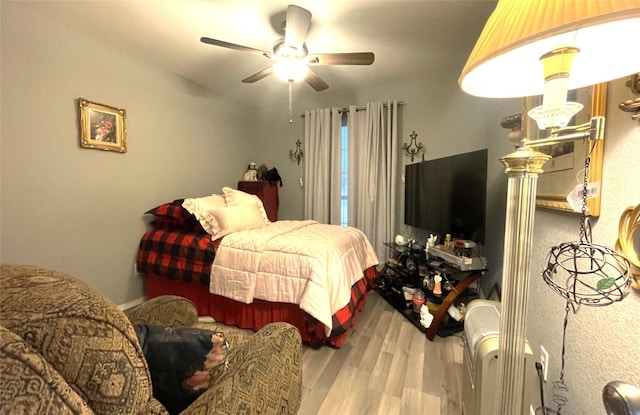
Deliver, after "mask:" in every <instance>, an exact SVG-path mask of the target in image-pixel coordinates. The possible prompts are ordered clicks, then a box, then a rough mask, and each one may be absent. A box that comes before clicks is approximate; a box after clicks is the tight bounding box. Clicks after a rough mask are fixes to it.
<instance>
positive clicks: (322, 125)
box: [304, 100, 398, 261]
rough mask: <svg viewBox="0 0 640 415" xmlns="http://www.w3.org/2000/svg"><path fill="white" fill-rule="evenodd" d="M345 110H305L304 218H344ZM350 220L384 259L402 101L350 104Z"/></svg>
mask: <svg viewBox="0 0 640 415" xmlns="http://www.w3.org/2000/svg"><path fill="white" fill-rule="evenodd" d="M341 127H342V114H340V110H339V109H337V108H325V109H320V110H310V111H306V112H305V138H304V140H305V142H304V146H305V173H304V178H305V191H304V214H305V218H307V219H313V220H317V221H319V222H322V223H333V224H339V223H340V186H341ZM347 133H348V136H347V148H348V172H349V175H348V179H347V189H348V190H347V192H348V211H349V214H348V224H349V225H350V226H353V227H356V228H358V229H360V230H361V231H362V232H364V234H365V235H366V236H367V238H368V239H369V241H370V242H371V245H372V246H373V248H374V249H375V251H376V254H377V255H378V258H379V259H380V260H381V261H384V258H386V254H387V248H386V247H385V246H384V245H383V242H387V241H393V236H394V234H395V233H394V229H393V228H394V223H395V217H396V198H397V189H396V181H397V173H398V171H397V170H398V102H397V100H394V101H387V102H383V101H376V102H369V103H367V105H366V107H365V108H364V109H362V108H357V107H356V106H350V107H349V108H348V109H347Z"/></svg>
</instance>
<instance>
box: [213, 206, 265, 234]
mask: <svg viewBox="0 0 640 415" xmlns="http://www.w3.org/2000/svg"><path fill="white" fill-rule="evenodd" d="M205 219H206V223H207V225H206V226H204V225H203V228H204V229H205V230H206V231H207V232H208V233H209V234H211V239H218V238H222V237H223V236H225V235H228V234H230V233H231V232H239V231H244V230H249V229H257V228H262V227H263V226H265V222H264V218H263V217H262V214H261V213H260V209H258V206H256V205H255V204H254V205H241V206H227V207H223V208H217V209H213V210H210V211H208V212H207V214H206V217H205Z"/></svg>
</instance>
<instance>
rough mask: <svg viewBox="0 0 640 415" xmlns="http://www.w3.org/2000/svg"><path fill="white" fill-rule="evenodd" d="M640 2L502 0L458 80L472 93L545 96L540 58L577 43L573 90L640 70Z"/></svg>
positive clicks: (493, 96) (571, 78) (573, 69)
mask: <svg viewBox="0 0 640 415" xmlns="http://www.w3.org/2000/svg"><path fill="white" fill-rule="evenodd" d="M638 30H640V0H500V1H499V2H498V4H497V6H496V9H495V10H494V12H493V14H492V15H491V16H490V17H489V20H488V21H487V23H486V25H485V27H484V29H483V31H482V33H481V35H480V38H479V39H478V41H477V42H476V45H475V47H474V48H473V50H472V52H471V55H470V57H469V59H468V61H467V63H466V65H465V67H464V69H463V70H462V74H461V75H460V78H459V80H458V83H459V85H460V88H461V89H462V90H463V91H465V92H467V93H468V94H471V95H476V96H481V97H488V98H510V97H525V96H533V95H541V94H542V93H543V92H544V83H545V79H544V77H545V75H544V69H543V65H542V62H541V61H540V58H541V57H542V56H543V55H545V54H547V53H548V52H551V51H552V50H554V49H557V48H559V47H567V46H569V47H577V48H578V49H579V52H578V53H577V54H575V57H574V60H573V64H572V67H571V72H570V75H569V79H568V89H575V88H581V87H584V86H588V85H594V84H597V83H600V82H606V81H609V80H612V79H617V78H620V77H623V76H627V75H631V74H633V73H635V72H639V71H640V52H638V50H637V47H638V45H637V36H638Z"/></svg>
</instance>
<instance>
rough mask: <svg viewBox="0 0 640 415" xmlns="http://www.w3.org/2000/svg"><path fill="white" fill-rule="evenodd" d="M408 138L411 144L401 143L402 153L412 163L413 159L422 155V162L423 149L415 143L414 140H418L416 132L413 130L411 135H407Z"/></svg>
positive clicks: (420, 144)
mask: <svg viewBox="0 0 640 415" xmlns="http://www.w3.org/2000/svg"><path fill="white" fill-rule="evenodd" d="M409 137H411V142H410V143H409V144H407V143H402V149H403V150H404V153H405V154H406V155H407V156H409V157H411V161H413V158H414V157H417V156H419V155H421V154H422V160H423V161H424V147H423V146H422V143H416V138H418V134H416V130H413V131H412V132H411V134H409Z"/></svg>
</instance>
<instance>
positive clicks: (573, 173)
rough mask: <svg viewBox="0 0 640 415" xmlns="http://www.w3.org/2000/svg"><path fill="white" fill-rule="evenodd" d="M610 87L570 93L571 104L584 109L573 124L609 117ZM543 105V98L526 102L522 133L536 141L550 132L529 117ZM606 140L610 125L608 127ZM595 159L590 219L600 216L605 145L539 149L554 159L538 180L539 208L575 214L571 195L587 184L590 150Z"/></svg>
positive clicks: (591, 172)
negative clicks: (573, 103) (586, 172)
mask: <svg viewBox="0 0 640 415" xmlns="http://www.w3.org/2000/svg"><path fill="white" fill-rule="evenodd" d="M606 95H607V84H606V83H602V84H597V85H594V86H590V87H585V88H580V89H575V90H571V91H569V93H568V95H567V100H568V101H575V102H580V103H581V104H582V105H584V108H583V109H582V110H581V111H580V112H579V113H578V114H577V115H576V116H575V117H574V118H573V119H572V120H571V122H570V125H579V124H583V123H586V122H588V121H589V120H590V119H591V117H592V116H596V115H602V116H605V115H606V114H605V112H606V99H607V97H606ZM541 103H542V95H540V96H535V97H527V98H525V99H524V102H523V111H522V114H523V116H522V130H523V131H524V132H525V133H526V137H527V138H529V139H531V140H535V139H538V138H545V137H546V136H547V132H546V131H544V130H542V131H541V130H539V129H538V125H537V124H536V122H535V121H534V120H532V119H530V118H529V117H528V116H526V114H527V112H529V110H530V109H532V108H535V107H537V106H538V105H540V104H541ZM605 137H606V126H605ZM591 147H593V150H592V152H591V159H590V165H589V177H588V179H589V183H590V184H592V185H593V186H592V187H590V189H589V190H588V193H587V194H588V196H589V198H588V199H587V209H588V210H587V212H586V214H587V215H588V216H600V190H599V184H600V180H601V178H602V156H603V150H604V142H603V141H602V140H601V141H598V142H596V143H595V145H594V143H593V142H589V141H587V140H585V141H574V142H571V143H563V144H557V145H549V146H543V147H539V148H538V150H539V151H541V152H543V153H546V154H550V155H551V156H552V157H551V159H550V160H549V161H548V162H547V163H545V165H544V167H543V169H544V173H542V174H541V175H540V176H539V178H538V189H537V195H536V206H538V207H542V208H546V209H555V210H561V211H566V212H574V210H573V209H572V208H571V206H570V205H569V203H568V202H567V199H566V198H567V195H568V194H569V193H570V192H571V191H572V190H573V189H574V188H575V187H576V186H577V185H580V186H582V184H583V182H584V164H585V158H586V157H587V155H588V153H589V150H590V148H591Z"/></svg>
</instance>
